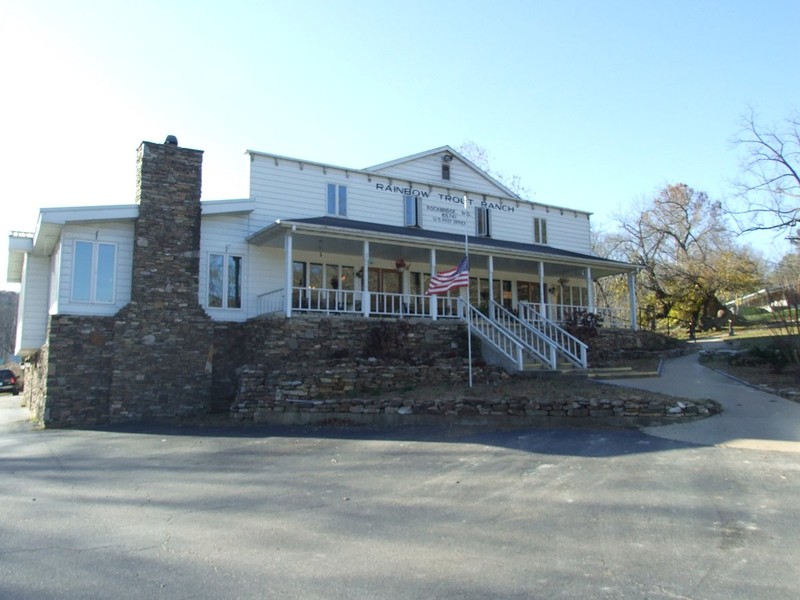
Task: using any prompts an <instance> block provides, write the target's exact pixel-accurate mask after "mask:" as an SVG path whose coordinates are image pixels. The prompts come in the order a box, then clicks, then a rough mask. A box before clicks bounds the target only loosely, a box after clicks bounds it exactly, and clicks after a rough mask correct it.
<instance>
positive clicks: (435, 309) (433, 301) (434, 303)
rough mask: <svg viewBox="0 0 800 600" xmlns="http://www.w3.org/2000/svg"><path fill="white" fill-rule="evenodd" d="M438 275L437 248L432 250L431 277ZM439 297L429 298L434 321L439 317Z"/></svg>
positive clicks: (432, 295)
mask: <svg viewBox="0 0 800 600" xmlns="http://www.w3.org/2000/svg"><path fill="white" fill-rule="evenodd" d="M435 274H436V248H431V277H433V275H435ZM436 299H437V297H436V295H434V294H431V295H430V297H429V298H428V302H429V303H430V304H429V305H428V306H429V309H430V313H431V319H433V320H434V321H435V320H436V317H437V315H438V308H439V303H438V302H437V301H436Z"/></svg>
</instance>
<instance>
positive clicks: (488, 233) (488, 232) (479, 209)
mask: <svg viewBox="0 0 800 600" xmlns="http://www.w3.org/2000/svg"><path fill="white" fill-rule="evenodd" d="M481 214H483V215H484V220H483V222H484V224H485V226H486V227H485V231H482V230H481V218H480V215H481ZM475 235H477V236H479V237H492V225H491V219H490V212H489V207H487V206H476V207H475Z"/></svg>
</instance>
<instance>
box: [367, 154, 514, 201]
mask: <svg viewBox="0 0 800 600" xmlns="http://www.w3.org/2000/svg"><path fill="white" fill-rule="evenodd" d="M445 154H447V152H441V153H438V154H433V155H430V156H424V157H421V158H418V159H415V160H410V161H408V162H404V163H402V164H399V165H394V166H391V167H386V168H383V169H381V170H380V171H376V173H380V174H381V175H385V176H387V177H393V178H396V179H402V180H411V181H415V182H418V183H425V184H433V185H436V186H439V187H443V188H450V189H452V190H453V191H456V190H461V191H462V192H463V191H472V192H475V193H479V194H489V195H492V196H500V197H503V196H506V192H505V191H504V190H503V189H502V188H501V187H499V186H497V185H496V184H494V183H493V182H492V181H491V180H489V179H486V178H485V177H484V176H483V175H482V174H480V173H479V172H478V171H476V170H475V169H473V168H472V167H470V166H468V165H467V164H466V163H464V162H462V161H461V160H459V159H458V158H456V157H453V160H452V161H450V163H448V164H449V165H450V179H449V180H447V179H442V163H443V161H442V158H443V157H444V155H445Z"/></svg>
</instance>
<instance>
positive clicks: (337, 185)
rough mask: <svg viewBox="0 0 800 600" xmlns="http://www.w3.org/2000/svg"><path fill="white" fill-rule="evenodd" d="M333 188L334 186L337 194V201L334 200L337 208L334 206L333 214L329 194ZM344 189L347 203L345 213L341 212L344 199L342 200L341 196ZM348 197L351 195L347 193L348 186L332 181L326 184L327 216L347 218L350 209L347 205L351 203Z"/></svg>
mask: <svg viewBox="0 0 800 600" xmlns="http://www.w3.org/2000/svg"><path fill="white" fill-rule="evenodd" d="M331 186H333V188H334V190H335V192H336V197H335V200H334V203H335V206H334V210H333V212H331V210H330V207H329V206H328V193H329V190H330V188H331ZM342 189H344V193H345V196H346V197H345V201H344V202H345V203H344V213H342V212H341V206H342V198H341V195H340V194H341V190H342ZM347 196H349V194H348V193H347V185H346V184H343V183H335V182H331V181H329V182H327V183H326V184H325V214H326V215H328V216H329V217H342V218H346V217H347V209H348V206H347V204H348V203H349V197H347Z"/></svg>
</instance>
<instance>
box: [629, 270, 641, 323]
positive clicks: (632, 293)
mask: <svg viewBox="0 0 800 600" xmlns="http://www.w3.org/2000/svg"><path fill="white" fill-rule="evenodd" d="M628 298H629V299H630V305H631V308H630V310H631V329H632V330H633V331H636V330H637V329H639V324H638V323H637V322H636V272H635V271H634V272H633V273H628Z"/></svg>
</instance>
